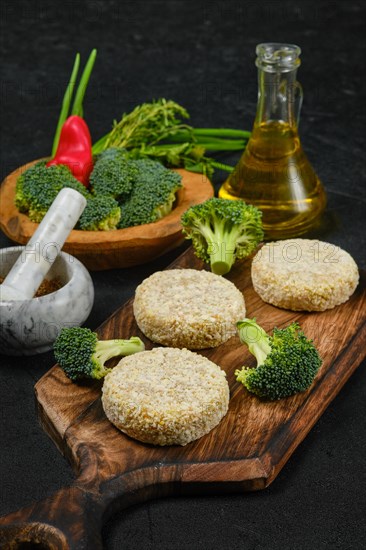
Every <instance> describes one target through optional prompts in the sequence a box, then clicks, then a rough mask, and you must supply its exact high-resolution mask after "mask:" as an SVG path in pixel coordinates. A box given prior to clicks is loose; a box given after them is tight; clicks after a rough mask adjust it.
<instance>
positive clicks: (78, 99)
mask: <svg viewBox="0 0 366 550" xmlns="http://www.w3.org/2000/svg"><path fill="white" fill-rule="evenodd" d="M96 57H97V50H95V49H94V50H92V52H91V54H90V55H89V59H88V61H87V63H86V65H85V69H84V71H83V74H82V75H81V78H80V83H79V86H78V89H77V90H76V95H75V100H74V104H73V106H72V111H71V114H72V115H78V116H81V117H82V116H83V100H84V95H85V92H86V88H87V86H88V82H89V79H90V75H91V72H92V70H93V67H94V62H95V58H96Z"/></svg>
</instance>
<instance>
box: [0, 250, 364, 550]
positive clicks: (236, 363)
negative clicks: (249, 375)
mask: <svg viewBox="0 0 366 550" xmlns="http://www.w3.org/2000/svg"><path fill="white" fill-rule="evenodd" d="M171 267H181V268H185V267H195V268H197V269H202V268H204V267H203V265H202V263H201V262H200V261H199V260H197V259H196V258H195V256H194V255H193V252H192V250H191V249H189V250H188V251H187V252H185V253H184V254H183V255H182V256H181V257H180V258H178V260H177V261H176V262H175V263H174V264H172V266H171ZM228 279H230V280H231V281H233V282H234V283H235V284H236V285H237V287H238V288H239V289H241V290H242V291H243V293H244V296H245V300H246V305H247V316H248V317H254V316H255V317H256V318H257V321H258V323H259V324H261V325H262V326H263V327H264V328H265V329H266V330H267V331H270V330H271V329H272V328H273V327H274V326H278V327H284V326H287V325H288V324H289V323H291V322H292V321H298V322H299V323H300V325H301V327H302V328H303V330H304V332H305V334H306V335H307V336H309V337H311V338H313V339H314V342H315V344H316V346H317V347H318V349H319V352H320V354H321V356H322V358H323V365H322V367H321V369H320V371H319V373H318V375H317V377H316V380H315V382H314V383H313V385H312V386H311V388H310V389H309V390H307V391H306V392H304V393H301V394H297V395H295V396H293V397H289V398H287V399H282V400H280V401H276V402H266V401H262V400H260V399H259V398H257V397H255V396H253V395H251V394H249V393H248V392H247V391H246V390H245V389H244V388H243V387H242V385H241V384H239V383H237V382H236V381H235V377H234V371H235V369H236V368H239V367H241V366H242V365H243V364H244V363H245V364H246V365H249V366H250V365H254V364H255V359H254V358H253V357H252V356H251V355H250V353H249V352H248V351H247V350H246V347H245V346H243V345H241V344H240V341H239V339H238V337H237V336H233V337H232V338H231V339H230V340H229V341H228V342H227V343H225V344H223V345H221V346H220V347H218V348H215V349H210V350H205V351H204V352H202V353H203V354H204V355H205V356H207V357H208V358H210V359H211V360H212V361H214V362H215V363H217V364H218V365H220V366H221V367H222V368H223V369H224V370H225V371H226V372H227V375H228V381H229V385H230V391H231V399H230V407H229V411H228V413H227V415H226V416H225V418H224V419H223V420H222V421H221V423H220V424H219V425H218V426H217V427H216V428H215V429H214V430H212V431H211V432H210V433H209V434H208V435H206V436H204V437H202V438H201V439H199V440H198V441H195V442H192V443H190V444H188V445H187V446H185V447H178V446H171V447H154V446H151V445H146V444H143V443H140V442H138V441H134V440H133V439H130V438H129V437H128V436H126V435H124V434H122V433H121V432H119V431H118V430H117V429H116V428H115V427H114V426H113V425H112V424H110V423H109V421H108V420H107V418H106V417H105V415H104V412H103V409H102V406H101V401H100V387H101V383H93V384H91V385H76V384H73V383H71V382H70V381H69V380H68V379H67V378H66V376H65V375H64V373H63V372H62V370H61V369H60V368H59V367H58V366H57V365H56V366H54V367H53V368H52V369H51V370H50V371H49V372H48V373H47V374H46V375H45V376H43V378H41V380H40V381H39V382H38V383H37V384H36V387H35V391H36V398H37V405H38V413H39V418H40V421H41V424H42V425H43V427H44V429H45V431H46V432H47V433H48V434H49V436H50V437H51V438H52V439H53V441H54V442H55V443H56V445H57V446H58V448H59V449H60V451H61V452H62V453H64V455H65V456H66V457H67V458H68V459H69V460H70V462H71V464H72V465H73V467H74V469H75V471H76V473H77V478H76V480H75V482H74V484H73V485H72V487H69V488H65V489H62V490H60V491H59V492H57V493H56V494H55V495H53V496H52V497H51V498H49V499H47V500H45V501H43V502H41V503H36V504H34V505H32V506H30V507H28V508H26V509H23V510H20V511H19V512H16V513H13V514H10V515H9V516H7V517H5V518H3V519H2V520H1V521H0V524H1V525H2V530H1V533H2V534H1V535H0V543H1V541H2V542H3V546H1V544H0V546H1V548H12V546H11V544H12V542H11V541H15V540H19V541H28V540H33V541H34V540H38V541H41V542H43V543H47V544H48V545H49V546H48V547H49V548H63V549H66V548H73V549H86V548H90V549H92V550H97V549H98V548H102V542H101V538H100V531H101V526H102V523H103V521H105V519H106V518H107V517H108V515H109V514H110V513H112V512H114V511H115V510H116V509H118V508H123V507H127V506H129V505H131V504H133V503H136V502H141V501H145V500H147V499H150V498H155V497H161V496H165V495H171V494H194V493H195V492H199V493H200V494H202V492H207V493H208V492H210V491H214V492H216V493H217V492H218V491H223V492H224V491H227V492H232V491H239V492H240V491H253V490H259V489H263V488H265V487H267V486H268V485H269V484H270V483H271V482H272V481H273V480H274V479H275V477H276V476H277V475H278V473H279V471H280V470H281V468H282V467H283V465H284V464H285V463H286V461H287V460H288V459H289V457H290V456H291V454H292V453H293V451H294V450H295V448H296V447H297V446H298V445H299V443H300V442H301V441H302V440H303V439H304V437H305V436H306V434H307V433H308V432H309V430H310V429H311V428H312V426H313V425H314V424H315V422H316V421H317V420H318V418H319V417H320V416H321V414H322V413H323V412H324V410H325V409H326V407H327V405H328V404H329V403H330V402H331V400H332V399H333V398H334V397H335V396H336V395H337V393H338V392H339V391H340V389H341V388H342V386H343V385H344V384H345V382H346V380H347V379H348V378H349V376H350V375H351V374H352V373H353V371H354V370H355V369H356V368H357V366H358V365H359V364H360V363H361V361H362V359H363V357H364V356H365V351H366V328H365V324H366V274H365V273H362V274H361V281H360V284H359V286H358V289H357V290H356V292H355V294H354V295H353V296H352V297H351V299H350V300H349V301H348V302H347V303H345V304H343V305H342V306H338V307H336V308H335V309H333V310H329V311H326V312H323V313H302V312H291V311H286V310H282V309H279V308H276V307H273V306H270V305H268V304H265V303H264V302H263V301H262V300H261V299H260V298H259V296H258V295H257V294H256V292H255V291H254V289H253V287H252V284H251V278H250V261H245V262H239V263H238V264H236V266H235V267H234V268H233V270H232V271H231V272H230V274H229V275H228ZM223 307H225V304H223ZM98 333H99V335H100V337H101V338H116V337H119V338H129V337H130V336H131V335H138V336H140V337H142V339H143V340H144V341H145V343H146V348H147V349H150V348H152V347H153V344H152V342H150V341H149V340H148V339H146V338H145V337H144V336H143V335H142V334H141V332H140V331H139V330H138V328H137V325H136V323H135V320H134V317H133V311H132V300H130V301H129V302H127V304H125V305H124V306H123V307H121V308H120V309H118V310H117V311H116V312H115V313H114V314H113V315H112V316H111V317H110V318H109V319H108V320H107V321H106V322H105V323H104V324H103V325H102V326H101V327H100V328H99V330H98ZM1 537H2V538H1Z"/></svg>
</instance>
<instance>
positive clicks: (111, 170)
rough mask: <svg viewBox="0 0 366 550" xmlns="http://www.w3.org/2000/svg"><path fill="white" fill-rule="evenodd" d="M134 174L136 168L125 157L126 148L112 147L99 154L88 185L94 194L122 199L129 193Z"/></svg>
mask: <svg viewBox="0 0 366 550" xmlns="http://www.w3.org/2000/svg"><path fill="white" fill-rule="evenodd" d="M136 176H137V168H136V167H135V163H134V162H131V161H129V160H128V159H127V152H126V150H125V149H117V148H116V147H113V148H111V149H106V150H105V151H104V152H103V153H102V154H101V155H99V157H98V159H97V161H96V163H95V165H94V168H93V171H92V173H91V175H90V185H91V188H92V191H93V193H95V194H96V195H110V196H111V197H114V198H115V199H117V200H124V199H125V198H127V197H128V195H129V194H130V193H131V189H132V185H133V182H134V180H135V179H136Z"/></svg>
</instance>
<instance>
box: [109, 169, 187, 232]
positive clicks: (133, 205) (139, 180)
mask: <svg viewBox="0 0 366 550" xmlns="http://www.w3.org/2000/svg"><path fill="white" fill-rule="evenodd" d="M130 162H133V163H134V165H135V167H136V169H137V176H136V180H135V182H134V184H133V188H132V192H131V195H130V196H129V197H128V198H127V200H126V201H124V202H123V203H122V204H121V211H122V213H121V221H120V223H119V227H120V228H121V229H123V228H125V227H132V226H134V225H143V224H145V223H152V222H155V221H156V220H159V219H160V218H163V217H164V216H166V215H168V214H169V213H170V212H171V210H172V207H173V204H174V201H175V197H176V192H177V191H178V189H180V188H181V187H182V183H181V179H182V178H181V176H180V175H179V174H178V173H177V172H173V171H172V170H169V169H168V168H165V166H163V165H162V164H160V162H156V161H153V160H150V159H141V160H136V161H130Z"/></svg>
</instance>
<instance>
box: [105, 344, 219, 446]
mask: <svg viewBox="0 0 366 550" xmlns="http://www.w3.org/2000/svg"><path fill="white" fill-rule="evenodd" d="M102 391H103V393H102V404H103V408H104V411H105V414H106V416H107V418H108V419H109V420H110V422H112V423H113V424H114V425H115V426H116V427H117V428H118V429H119V430H121V431H122V432H124V433H125V434H127V435H129V436H130V437H132V438H134V439H137V440H139V441H142V442H145V443H150V444H153V445H187V443H189V442H191V441H194V440H195V439H198V438H200V437H202V436H203V435H205V434H207V433H208V432H210V431H211V430H212V429H213V428H214V427H215V426H217V425H218V424H219V422H220V420H221V419H222V418H223V417H224V416H225V414H226V413H227V410H228V406H229V398H230V395H229V385H228V383H227V380H226V374H225V372H224V371H223V370H222V369H221V368H220V367H218V366H217V365H216V364H215V363H213V362H212V361H210V360H209V359H207V358H206V357H203V356H201V355H199V354H197V353H194V352H191V351H189V350H187V349H177V348H154V349H153V350H151V351H143V352H140V353H136V354H134V355H130V356H128V357H124V358H123V359H122V360H121V361H120V362H119V363H118V365H117V366H116V367H114V369H112V371H111V372H110V373H109V374H107V376H106V377H105V380H104V384H103V389H102Z"/></svg>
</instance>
